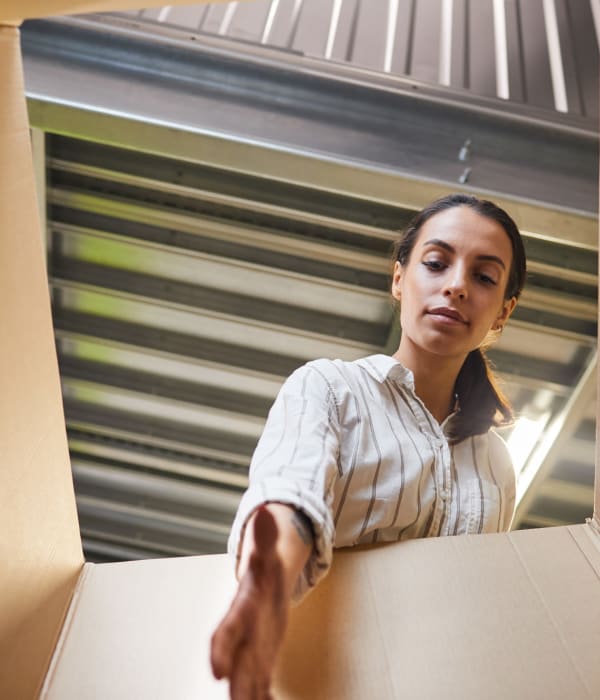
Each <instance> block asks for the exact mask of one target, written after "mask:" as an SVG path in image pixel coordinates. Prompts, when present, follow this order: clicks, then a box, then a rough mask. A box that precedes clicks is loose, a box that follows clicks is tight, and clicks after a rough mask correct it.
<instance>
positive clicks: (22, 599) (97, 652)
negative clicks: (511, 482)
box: [0, 0, 600, 700]
mask: <svg viewBox="0 0 600 700" xmlns="http://www.w3.org/2000/svg"><path fill="white" fill-rule="evenodd" d="M118 4H119V3H118V2H116V1H113V0H110V1H109V0H107V1H106V2H100V1H98V2H90V3H85V2H66V0H65V2H60V1H59V0H56V1H52V0H48V1H46V2H41V0H40V1H39V2H32V1H31V0H30V1H29V2H27V0H20V2H18V3H17V2H15V1H13V0H9V1H8V2H6V1H5V2H3V3H2V6H1V8H0V25H3V26H2V28H0V72H1V75H2V82H1V89H2V90H3V95H2V99H1V100H0V266H1V274H0V304H2V313H1V314H0V319H1V320H0V324H1V329H2V342H1V343H0V388H1V395H2V401H1V404H0V458H1V468H0V493H1V494H2V499H3V501H2V502H3V507H2V511H1V514H0V519H1V520H0V524H1V526H2V536H1V540H0V542H1V544H0V548H1V549H0V555H1V562H2V563H1V573H0V601H1V603H0V605H1V608H0V698H6V699H7V700H9V699H10V700H21V699H27V700H29V698H34V697H37V696H38V695H39V696H41V697H42V698H52V699H53V700H54V699H60V700H86V699H88V698H102V699H104V698H106V699H110V700H120V699H125V698H127V700H131V698H136V699H137V698H143V699H144V700H146V699H148V698H169V700H177V699H178V698H202V699H207V700H208V699H212V698H215V699H217V698H226V697H227V696H228V691H227V686H226V684H223V683H217V682H216V681H214V680H213V679H212V677H211V674H210V669H209V663H208V642H209V638H210V635H211V633H212V630H213V628H214V626H215V624H216V623H217V621H218V619H219V618H220V617H221V615H222V614H223V612H224V611H225V609H226V607H227V605H228V602H229V599H230V598H231V595H232V593H233V590H234V588H235V582H234V579H233V574H232V566H231V563H230V561H229V560H228V558H227V557H226V556H224V555H221V556H207V557H186V558H180V559H162V560H155V561H151V560H149V561H141V562H126V563H118V564H100V565H93V564H84V561H83V555H82V550H81V543H80V540H79V528H78V523H77V515H76V509H75V500H74V494H73V485H72V479H71V472H70V465H69V456H68V449H67V440H66V434H65V426H64V417H63V413H62V403H61V396H60V382H59V374H58V367H57V361H56V354H55V349H54V338H53V333H52V324H51V314H50V304H49V298H48V289H47V280H46V277H45V268H44V260H43V252H42V246H41V237H40V232H39V223H38V220H37V208H36V206H35V192H34V177H33V171H32V165H31V153H30V145H29V131H28V124H27V114H26V105H25V99H24V94H23V79H22V70H21V61H20V51H19V38H18V30H17V29H16V28H15V27H12V26H9V25H11V24H14V23H15V22H16V18H18V17H29V16H33V15H35V14H39V11H40V10H41V8H42V7H43V10H44V12H45V13H49V12H67V11H83V10H85V9H88V10H97V9H106V10H108V9H114V8H115V7H117V6H118ZM134 4H138V5H140V6H149V5H152V4H162V3H159V2H154V3H153V2H149V1H148V0H142V1H141V2H139V3H133V2H130V3H129V5H130V6H131V5H134ZM599 503H600V478H599V474H598V466H597V467H596V508H595V515H594V518H593V519H592V520H591V521H590V522H588V523H587V524H582V525H578V526H573V527H562V528H553V529H547V530H529V531H523V532H515V533H510V534H500V535H480V536H470V537H457V538H445V539H438V540H420V541H412V542H405V543H402V544H396V545H389V546H383V547H379V548H377V549H371V550H361V551H351V552H340V553H338V554H337V555H336V558H335V563H334V566H333V569H332V571H331V573H330V575H329V576H328V578H327V579H326V580H325V581H324V582H323V584H322V585H320V586H319V587H318V589H317V590H316V591H315V592H314V593H312V594H311V595H309V596H308V598H307V599H306V600H305V601H304V603H303V604H302V605H300V606H299V607H298V608H296V609H295V610H294V611H293V613H292V617H291V622H290V628H289V631H288V636H287V641H286V644H285V647H284V650H283V653H282V657H281V660H280V664H279V667H278V670H277V676H276V688H275V693H274V695H275V697H276V698H281V699H285V700H287V699H289V700H291V699H292V698H293V699H300V698H307V699H310V700H321V699H322V700H338V699H339V700H354V699H356V700H364V699H365V698H373V699H375V700H388V699H389V700H391V699H395V698H411V700H415V699H422V700H425V699H427V700H430V699H431V698H435V697H440V696H442V697H445V698H449V699H454V698H456V699H457V700H458V699H459V698H460V700H471V699H473V700H475V698H477V700H480V699H481V698H485V699H486V700H494V699H498V700H500V699H502V700H507V699H508V698H512V699H517V698H518V699H523V700H525V699H526V700H537V699H539V700H542V699H543V700H554V699H555V700H579V699H581V700H583V699H586V700H592V699H594V700H597V699H598V698H600V522H599V519H598V508H599Z"/></svg>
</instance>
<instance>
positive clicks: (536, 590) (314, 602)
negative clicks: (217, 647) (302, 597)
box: [275, 525, 600, 700]
mask: <svg viewBox="0 0 600 700" xmlns="http://www.w3.org/2000/svg"><path fill="white" fill-rule="evenodd" d="M588 531H589V527H588V526H587V525H580V526H576V527H574V528H552V529H545V530H528V531H521V532H516V533H511V534H509V535H506V534H501V535H480V536H469V537H451V538H442V539H432V540H415V541H411V542H405V543H402V544H399V545H391V546H387V547H384V548H381V549H377V550H370V551H363V552H340V553H338V554H337V555H336V562H335V569H334V571H333V572H332V574H331V575H330V576H329V577H328V578H327V579H325V581H324V582H323V583H322V585H321V586H320V587H319V588H317V589H316V590H315V592H314V593H312V594H311V595H310V596H309V598H308V599H307V600H306V602H305V603H304V604H303V605H302V606H300V607H299V608H298V609H296V610H295V611H294V612H293V615H292V619H291V626H290V630H289V636H288V643H287V646H286V649H285V656H284V658H283V659H282V663H281V664H280V667H279V670H278V692H276V694H275V697H277V698H278V700H279V699H281V700H292V698H294V699H297V698H311V700H355V699H356V700H359V699H361V700H362V699H364V698H377V700H392V699H397V698H410V699H411V700H431V698H438V697H443V698H447V699H448V700H454V699H456V700H475V699H477V700H479V699H481V698H485V699H486V700H507V698H510V699H511V700H566V699H567V698H568V699H569V700H584V699H585V700H591V699H592V698H596V699H597V698H599V697H600V663H599V662H598V659H599V650H600V578H599V576H598V570H597V569H595V568H594V567H593V566H591V564H590V560H589V559H588V557H591V558H592V559H593V561H594V563H595V564H596V565H600V550H598V549H596V548H595V545H592V547H591V548H590V549H589V551H588V552H587V553H586V554H584V553H583V552H582V551H581V549H580V544H579V543H578V541H577V538H579V537H581V538H587V539H589V537H590V535H591V536H592V537H594V538H595V537H596V536H595V535H594V534H591V531H590V532H588Z"/></svg>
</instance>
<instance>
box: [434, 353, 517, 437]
mask: <svg viewBox="0 0 600 700" xmlns="http://www.w3.org/2000/svg"><path fill="white" fill-rule="evenodd" d="M454 391H455V394H456V396H457V399H458V411H457V413H456V415H455V416H454V417H453V418H452V419H451V421H450V422H449V424H448V427H447V430H446V433H447V435H448V438H449V440H450V443H451V444H454V443H457V442H460V441H461V440H464V439H465V438H467V437H470V436H471V435H480V434H482V433H486V432H487V431H488V430H489V429H490V428H491V427H492V426H500V425H507V424H509V423H511V422H512V420H513V412H512V409H511V407H510V404H509V402H508V400H507V399H506V397H505V396H504V394H503V393H502V391H501V389H500V387H499V386H498V380H497V379H496V377H495V375H494V373H493V371H492V368H491V365H490V362H489V360H488V358H487V356H486V355H485V353H484V351H483V350H481V349H480V348H476V349H475V350H472V351H471V352H470V353H469V354H468V355H467V358H466V360H465V361H464V362H463V366H462V367H461V369H460V372H459V373H458V377H457V378H456V384H455V385H454Z"/></svg>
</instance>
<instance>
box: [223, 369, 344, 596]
mask: <svg viewBox="0 0 600 700" xmlns="http://www.w3.org/2000/svg"><path fill="white" fill-rule="evenodd" d="M318 362H319V361H317V362H315V363H309V364H307V365H304V366H303V367H300V368H299V369H297V370H296V371H295V372H294V373H293V374H292V375H291V376H290V377H289V378H288V379H287V380H286V382H285V383H284V385H283V386H282V388H281V390H280V392H279V394H278V396H277V399H276V400H275V403H274V404H273V406H272V408H271V410H270V412H269V415H268V418H267V422H266V425H265V428H264V431H263V433H262V435H261V438H260V440H259V442H258V445H257V447H256V450H255V452H254V455H253V457H252V461H251V464H250V474H249V487H248V490H247V491H246V492H245V494H244V495H243V497H242V500H241V502H240V505H239V508H238V511H237V514H236V517H235V520H234V522H233V526H232V530H231V535H230V537H229V543H228V550H229V552H230V553H231V554H233V555H235V557H236V561H237V560H238V559H239V556H240V549H241V541H242V537H243V533H244V528H245V526H246V523H247V521H248V518H249V517H250V515H251V514H252V512H253V511H254V510H255V509H256V508H258V507H259V506H260V505H262V504H264V503H284V504H287V505H290V506H293V507H294V508H296V509H298V510H300V511H301V512H302V513H304V515H306V516H307V517H308V518H309V519H310V521H311V523H312V526H313V531H314V536H315V542H314V548H313V552H312V554H311V556H310V559H309V561H308V563H307V565H306V567H305V569H304V571H303V573H302V575H301V576H300V578H299V581H298V584H297V587H296V590H295V592H294V598H295V599H298V598H299V597H301V596H302V595H303V594H304V593H305V592H306V591H307V590H308V589H309V588H311V587H312V586H314V585H315V584H316V583H317V581H318V580H319V579H321V578H322V577H323V576H324V575H325V573H326V572H327V570H328V569H329V566H330V564H331V556H332V549H333V540H334V533H335V530H334V524H333V517H332V513H331V503H332V500H333V493H332V489H333V485H334V483H335V480H336V478H337V476H338V458H339V419H338V412H337V411H338V409H337V404H336V400H335V396H334V394H333V390H332V388H331V385H330V383H329V382H328V380H327V378H326V375H325V373H324V372H323V371H322V368H320V367H319V364H318Z"/></svg>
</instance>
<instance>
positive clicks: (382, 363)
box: [356, 355, 415, 391]
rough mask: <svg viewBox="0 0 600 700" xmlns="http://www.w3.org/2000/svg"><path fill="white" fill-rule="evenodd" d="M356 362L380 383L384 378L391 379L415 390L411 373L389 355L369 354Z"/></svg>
mask: <svg viewBox="0 0 600 700" xmlns="http://www.w3.org/2000/svg"><path fill="white" fill-rule="evenodd" d="M356 364H357V365H359V366H360V367H362V368H363V369H364V370H365V371H366V372H367V373H368V374H370V375H371V377H373V379H375V380H376V381H378V382H381V383H382V384H383V382H385V381H386V379H393V380H394V381H396V382H399V383H401V384H405V385H406V386H408V387H410V388H411V389H412V390H413V391H414V390H415V380H414V377H413V373H412V372H411V371H410V370H409V369H407V368H406V367H405V366H404V365H403V364H401V363H400V362H398V360H396V359H395V358H393V357H391V356H390V355H370V356H369V357H363V358H362V359H360V360H356Z"/></svg>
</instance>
